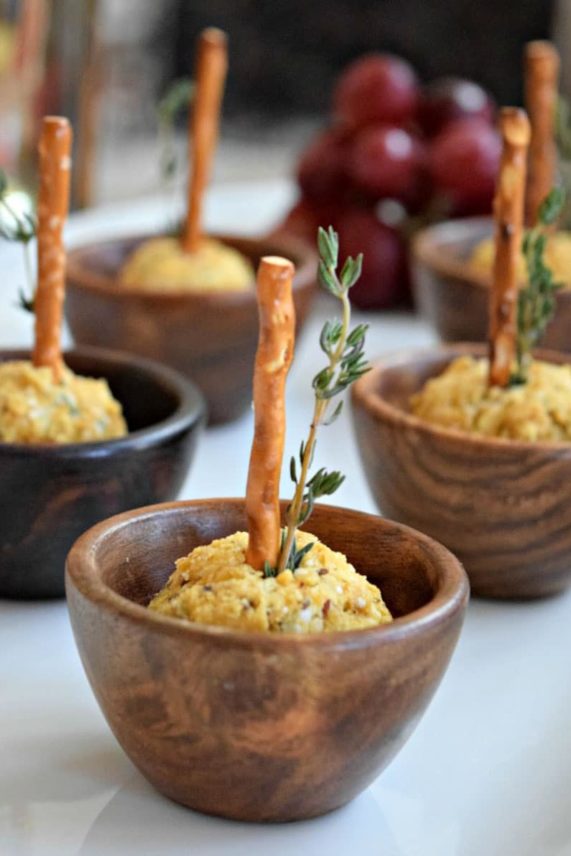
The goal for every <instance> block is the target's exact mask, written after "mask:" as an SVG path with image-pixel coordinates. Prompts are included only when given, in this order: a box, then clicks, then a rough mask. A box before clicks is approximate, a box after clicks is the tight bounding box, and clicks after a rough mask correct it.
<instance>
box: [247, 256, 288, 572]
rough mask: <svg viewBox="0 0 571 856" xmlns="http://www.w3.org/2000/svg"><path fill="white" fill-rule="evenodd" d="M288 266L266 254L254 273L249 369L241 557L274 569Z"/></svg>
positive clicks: (277, 539) (285, 365) (282, 430)
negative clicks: (249, 439) (250, 428)
mask: <svg viewBox="0 0 571 856" xmlns="http://www.w3.org/2000/svg"><path fill="white" fill-rule="evenodd" d="M294 272H295V268H294V266H293V264H292V263H291V262H290V261H288V260H287V259H281V258H278V257H276V256H266V257H265V258H263V259H262V260H261V261H260V266H259V268H258V277H257V296H258V312H259V316H260V337H259V340H258V350H257V353H256V366H255V369H254V413H255V428H254V442H253V443H252V451H251V454H250V467H249V470H248V485H247V488H246V513H247V515H248V531H249V536H250V537H249V541H248V550H247V553H246V561H247V562H248V563H249V564H250V565H251V566H252V567H253V568H256V569H257V570H261V569H262V567H263V565H264V562H266V561H267V562H269V563H270V565H271V566H272V567H275V566H276V564H277V561H278V554H279V548H280V506H279V487H280V472H281V467H282V457H283V451H284V435H285V381H286V377H287V373H288V370H289V367H290V365H291V361H292V359H293V345H294V336H295V309H294V305H293V298H292V279H293V275H294Z"/></svg>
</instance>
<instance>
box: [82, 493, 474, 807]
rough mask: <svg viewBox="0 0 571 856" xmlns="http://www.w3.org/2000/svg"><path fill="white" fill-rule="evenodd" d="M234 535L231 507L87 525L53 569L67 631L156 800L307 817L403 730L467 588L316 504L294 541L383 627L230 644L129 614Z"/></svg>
mask: <svg viewBox="0 0 571 856" xmlns="http://www.w3.org/2000/svg"><path fill="white" fill-rule="evenodd" d="M245 527H246V516H245V511H244V502H243V500H237V499H220V500H218V499H215V500H198V501H195V502H179V503H171V504H169V505H160V506H159V505H157V506H154V507H151V508H144V509H139V510H137V511H134V512H131V513H128V514H122V515H120V516H118V517H115V518H112V519H111V520H107V521H105V522H104V523H101V524H99V525H98V526H96V527H94V528H93V529H91V530H90V531H89V532H87V533H86V534H85V535H83V536H82V537H81V538H80V539H79V541H78V542H77V543H76V544H75V545H74V547H73V549H72V550H71V552H70V554H69V557H68V561H67V573H66V581H67V596H68V603H69V609H70V615H71V622H72V625H73V630H74V633H75V638H76V641H77V644H78V647H79V651H80V654H81V658H82V660H83V665H84V667H85V670H86V673H87V676H88V678H89V681H90V683H91V686H92V688H93V690H94V692H95V695H96V697H97V700H98V701H99V704H100V706H101V709H102V710H103V713H104V714H105V716H106V718H107V721H108V723H109V725H110V726H111V729H112V730H113V733H114V734H115V736H116V738H117V740H118V741H119V743H120V744H121V746H122V747H123V749H124V750H125V752H126V753H127V755H128V756H129V757H130V758H131V760H132V761H133V763H134V764H136V766H137V767H138V768H139V770H140V771H141V772H142V773H143V775H144V776H145V777H146V778H147V779H148V780H149V781H150V782H151V783H152V784H153V785H154V786H155V787H156V788H157V789H158V790H159V791H161V793H163V794H165V795H166V796H168V797H171V798H172V799H174V800H176V801H177V802H180V803H183V804H184V805H187V806H190V807H191V808H194V809H196V810H198V811H202V812H206V813H208V814H216V815H222V816H224V817H229V818H235V819H238V820H249V821H285V820H298V819H301V818H308V817H313V816H315V815H320V814H323V813H325V812H328V811H331V810H332V809H334V808H337V807H338V806H341V805H343V804H344V803H346V802H347V801H348V800H350V799H352V798H353V797H354V796H355V795H356V794H358V793H359V792H360V791H362V790H363V788H365V787H366V786H367V785H368V784H369V783H370V782H372V781H373V779H375V777H376V776H377V775H378V774H379V773H380V772H381V770H382V769H383V768H384V767H385V766H386V765H387V764H388V763H389V761H390V760H391V759H392V758H393V757H394V755H395V754H396V753H397V752H398V750H399V749H400V748H401V746H402V745H403V744H404V743H405V741H406V740H407V738H408V737H409V735H410V734H411V732H412V730H413V729H414V727H415V726H416V724H417V723H418V721H419V719H420V717H421V715H422V713H423V711H424V710H425V708H426V706H427V704H428V702H429V701H430V699H431V697H432V695H433V693H434V691H435V689H436V687H437V686H438V683H439V681H440V679H441V677H442V675H443V673H444V671H445V669H446V666H447V664H448V661H449V659H450V656H451V654H452V651H453V649H454V646H455V644H456V640H457V638H458V634H459V632H460V628H461V624H462V619H463V614H464V609H465V606H466V602H467V599H468V583H467V579H466V575H465V573H464V571H463V569H462V567H461V566H460V564H459V563H458V561H457V560H456V559H455V558H454V557H453V556H452V555H451V554H450V553H449V552H448V551H447V550H445V549H444V548H443V547H442V546H440V545H439V544H436V543H435V542H434V541H431V540H430V539H429V538H427V537H426V536H424V535H421V534H420V533H418V532H414V531H413V530H411V529H408V528H407V527H404V526H399V525H398V524H397V523H390V522H389V521H386V520H383V519H381V518H380V517H377V516H376V515H370V514H362V513H359V512H357V511H349V510H347V509H343V508H333V507H327V506H318V507H316V509H315V512H314V514H313V515H312V518H311V521H310V525H309V529H310V531H312V532H314V533H315V534H316V535H318V536H319V537H320V538H322V539H323V541H325V542H326V543H327V544H329V546H330V547H332V548H333V549H336V550H343V551H344V552H346V554H347V556H348V557H349V559H350V561H352V562H354V564H355V565H356V567H357V569H358V570H360V571H362V572H363V573H365V574H366V575H367V576H368V577H369V578H370V579H371V580H373V581H374V582H378V583H379V584H380V585H381V586H382V589H383V594H384V596H385V600H386V601H387V604H388V605H389V607H390V609H391V610H392V611H393V613H394V615H396V616H397V618H396V621H394V623H392V624H390V625H384V626H381V627H377V628H373V629H369V630H359V631H351V632H338V633H323V634H304V635H295V634H283V635H280V634H275V633H272V634H269V633H267V634H264V633H244V632H237V631H234V630H229V629H227V628H223V627H209V626H205V625H200V624H194V623H189V622H183V621H178V620H177V619H173V618H168V617H166V616H162V615H159V614H157V613H155V612H149V611H148V610H147V609H145V608H144V605H145V604H147V603H148V601H149V600H150V598H151V596H152V595H153V594H154V593H156V592H157V591H158V590H159V588H161V587H162V585H163V584H164V583H165V581H166V579H167V577H168V576H169V574H170V572H171V571H172V569H173V562H174V560H175V559H176V558H177V557H179V556H181V555H184V554H186V553H188V552H189V551H190V550H192V549H193V548H194V547H195V546H197V545H198V544H203V543H207V542H210V541H211V540H212V539H213V538H219V537H222V536H225V535H228V534H230V533H232V532H234V531H236V530H240V529H244V528H245Z"/></svg>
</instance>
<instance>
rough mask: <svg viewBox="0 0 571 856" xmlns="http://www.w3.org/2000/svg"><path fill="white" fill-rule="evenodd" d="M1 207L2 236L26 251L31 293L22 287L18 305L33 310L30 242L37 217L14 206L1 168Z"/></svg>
mask: <svg viewBox="0 0 571 856" xmlns="http://www.w3.org/2000/svg"><path fill="white" fill-rule="evenodd" d="M0 208H1V209H2V212H3V214H4V216H0V237H1V238H4V240H5V241H10V242H11V243H18V244H21V245H22V250H23V253H24V267H25V269H26V279H27V280H28V289H29V294H26V293H25V292H24V290H23V289H20V290H19V292H18V305H19V306H20V307H21V308H22V309H25V310H26V312H33V311H34V295H35V291H36V283H35V279H34V275H33V273H32V259H31V256H30V251H31V248H30V243H31V241H32V240H33V239H34V238H35V237H36V231H37V227H36V218H35V217H34V216H33V215H32V214H29V213H28V212H27V211H24V212H22V213H20V212H18V211H16V210H15V209H14V208H13V206H12V205H11V203H10V202H9V199H8V177H7V176H6V173H5V172H4V171H3V170H1V169H0ZM6 215H7V216H6Z"/></svg>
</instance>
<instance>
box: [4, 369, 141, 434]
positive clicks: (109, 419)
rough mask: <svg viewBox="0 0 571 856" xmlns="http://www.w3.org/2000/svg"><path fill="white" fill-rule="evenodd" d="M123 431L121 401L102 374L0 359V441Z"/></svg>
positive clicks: (121, 432) (124, 432) (124, 429)
mask: <svg viewBox="0 0 571 856" xmlns="http://www.w3.org/2000/svg"><path fill="white" fill-rule="evenodd" d="M126 433H127V425H126V423H125V420H124V419H123V414H122V411H121V405H120V404H119V402H118V401H116V400H115V399H114V398H113V396H112V395H111V390H110V389H109V386H108V385H107V381H106V380H95V379H94V378H88V377H79V376H78V375H76V374H74V373H73V372H72V371H71V370H70V369H68V368H67V367H64V369H63V373H62V378H61V381H59V382H57V383H56V382H55V381H54V377H53V372H52V370H51V369H50V368H45V367H40V368H38V367H36V366H34V365H32V363H30V362H27V361H25V360H21V361H14V362H6V363H0V442H3V443H82V442H84V443H86V442H93V441H96V440H109V439H111V438H113V437H122V436H124V435H125V434H126Z"/></svg>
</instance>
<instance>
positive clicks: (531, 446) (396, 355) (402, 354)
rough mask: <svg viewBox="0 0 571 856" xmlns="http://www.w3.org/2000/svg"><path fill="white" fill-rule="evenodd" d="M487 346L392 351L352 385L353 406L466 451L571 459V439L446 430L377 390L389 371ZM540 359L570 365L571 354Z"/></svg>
mask: <svg viewBox="0 0 571 856" xmlns="http://www.w3.org/2000/svg"><path fill="white" fill-rule="evenodd" d="M486 353H487V345H486V344H485V343H483V342H453V343H450V344H445V343H441V344H438V345H434V346H432V347H428V348H417V349H414V348H410V349H402V350H397V351H391V352H390V353H388V354H385V355H383V356H382V357H381V358H379V359H378V360H375V361H374V362H373V368H372V369H371V371H370V372H368V373H367V374H366V375H363V377H361V378H359V380H358V381H357V382H356V383H355V384H354V385H353V388H352V390H351V403H352V406H353V408H357V407H361V408H363V409H364V410H366V411H367V412H368V413H370V414H371V415H372V416H374V417H375V418H376V419H377V420H378V421H382V422H385V423H390V424H392V425H394V426H396V427H398V428H403V429H405V428H406V429H409V430H412V431H415V432H416V433H418V434H420V435H423V436H424V437H427V438H431V439H435V438H439V439H446V440H448V441H449V442H451V443H461V444H462V445H463V446H464V447H465V448H470V449H472V450H473V451H474V452H477V451H479V452H482V451H485V450H488V451H493V452H494V453H495V454H523V453H528V454H529V453H533V452H540V453H542V454H544V455H545V454H549V453H550V452H557V453H559V454H561V452H567V453H568V454H569V455H570V456H571V440H569V441H567V442H565V441H563V440H561V441H557V442H552V443H549V442H547V441H531V440H511V439H508V438H506V437H488V436H486V435H483V434H470V433H469V432H467V431H461V430H460V429H458V428H444V427H443V426H441V425H434V424H431V423H429V422H426V421H425V420H423V419H420V418H419V417H418V416H415V415H414V414H412V413H409V412H407V411H406V410H403V409H402V408H400V407H397V406H396V405H394V404H391V403H390V402H389V401H387V399H386V398H384V397H383V396H382V395H380V394H379V392H378V391H377V390H376V389H374V388H373V387H376V385H377V382H378V378H379V376H381V375H382V374H383V373H384V372H385V371H387V370H394V369H397V368H399V367H401V368H404V367H405V366H407V365H409V364H410V363H411V362H416V361H417V360H419V359H427V358H430V357H433V358H434V359H437V358H438V357H441V358H442V357H449V358H450V359H449V362H451V361H452V360H453V359H454V358H455V357H460V356H465V355H468V356H485V355H486ZM533 354H534V357H535V358H537V359H541V360H545V361H546V362H553V363H557V364H559V365H561V364H563V365H571V353H570V354H565V353H563V352H561V351H550V350H546V349H538V350H534V352H533Z"/></svg>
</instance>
